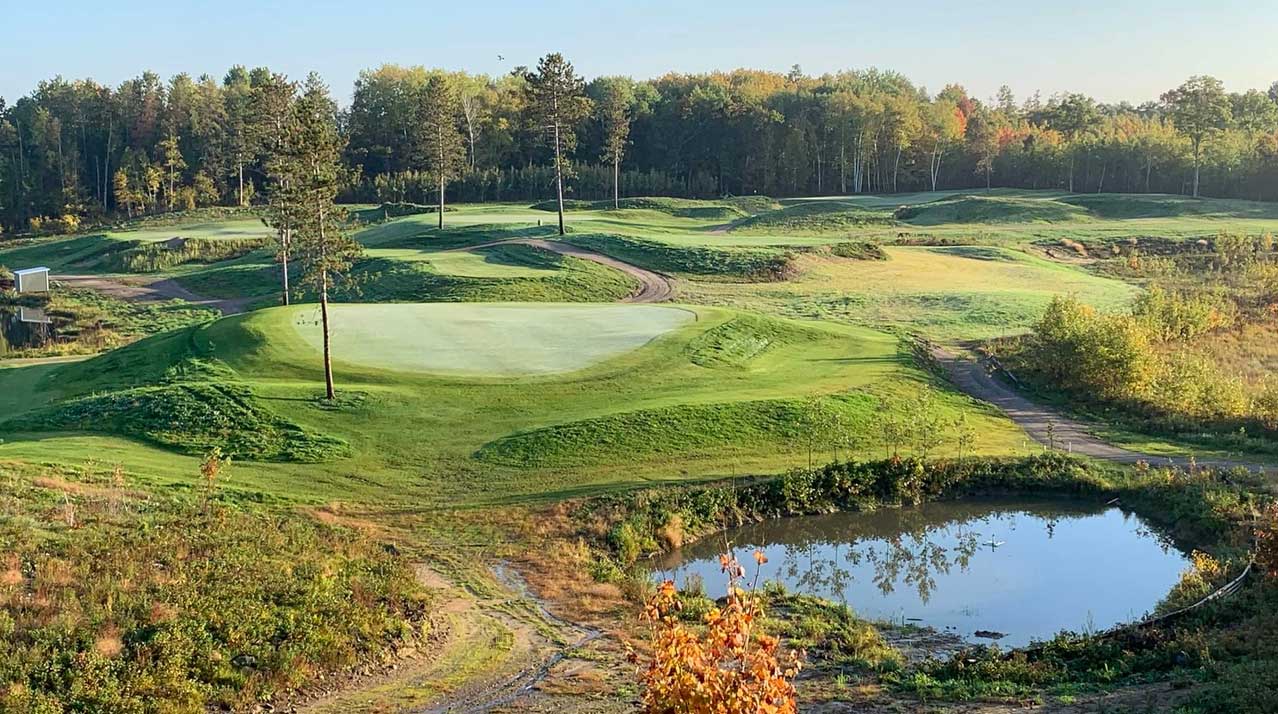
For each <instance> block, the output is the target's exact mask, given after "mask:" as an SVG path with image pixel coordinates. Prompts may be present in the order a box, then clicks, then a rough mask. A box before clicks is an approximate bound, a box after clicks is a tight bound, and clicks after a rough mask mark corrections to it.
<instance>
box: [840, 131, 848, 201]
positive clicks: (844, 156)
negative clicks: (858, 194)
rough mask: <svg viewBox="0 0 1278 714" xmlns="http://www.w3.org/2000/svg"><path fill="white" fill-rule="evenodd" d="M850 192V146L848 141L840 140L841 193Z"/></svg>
mask: <svg viewBox="0 0 1278 714" xmlns="http://www.w3.org/2000/svg"><path fill="white" fill-rule="evenodd" d="M847 192H848V146H847V142H846V141H843V140H840V141H839V193H842V194H845V195H846V194H847Z"/></svg>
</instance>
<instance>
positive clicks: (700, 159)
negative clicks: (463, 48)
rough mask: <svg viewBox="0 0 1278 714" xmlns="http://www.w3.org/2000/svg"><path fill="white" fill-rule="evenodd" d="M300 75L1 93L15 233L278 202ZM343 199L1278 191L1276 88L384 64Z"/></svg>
mask: <svg viewBox="0 0 1278 714" xmlns="http://www.w3.org/2000/svg"><path fill="white" fill-rule="evenodd" d="M288 85H289V80H288V79H287V78H285V77H283V76H282V75H280V74H278V73H274V72H271V71H270V70H269V69H267V68H264V67H259V68H255V69H248V68H245V67H234V68H232V69H231V70H230V71H229V72H227V73H226V74H225V76H224V77H222V78H221V79H220V80H218V79H216V78H214V77H212V76H209V75H204V76H201V77H198V78H192V77H191V76H190V75H187V74H179V75H176V76H174V77H172V78H171V79H169V80H168V81H167V82H165V81H162V80H161V78H160V77H159V76H157V75H156V74H154V73H151V72H146V73H143V74H142V75H141V76H140V77H137V78H134V79H130V80H128V81H126V82H124V83H122V84H121V85H119V86H118V87H114V88H112V87H107V86H104V85H100V84H98V83H96V82H93V81H92V80H66V79H63V78H61V77H59V78H55V79H52V80H49V81H45V82H41V83H40V85H39V86H38V87H37V88H36V90H35V91H34V92H32V93H31V94H30V95H28V96H25V97H22V98H19V99H18V100H17V101H15V102H13V103H12V104H11V105H10V104H6V103H5V102H4V101H3V100H0V224H2V225H3V226H4V227H5V228H6V229H7V230H9V231H22V230H25V229H28V228H29V227H30V226H31V221H32V220H33V219H34V220H36V221H40V222H49V223H47V224H46V225H50V226H53V227H58V226H59V224H60V223H61V222H63V221H64V220H65V221H66V222H67V223H71V224H74V223H76V222H78V221H79V220H81V219H85V218H89V219H100V218H103V217H107V216H131V215H139V214H147V213H154V212H162V211H170V210H178V209H189V208H195V207H201V206H246V205H250V204H254V203H261V202H264V201H265V197H264V192H265V188H266V184H267V180H268V179H267V169H268V167H267V163H268V160H269V157H270V154H271V152H272V150H273V147H274V145H275V143H276V142H278V140H279V134H280V131H281V121H282V116H283V115H282V111H283V108H282V107H283V106H284V98H285V97H286V95H287V94H288ZM336 122H337V130H338V132H339V134H340V136H341V138H342V141H343V147H344V148H343V150H342V153H341V165H342V168H343V174H342V176H341V181H340V184H341V185H340V194H339V198H341V199H342V200H359V201H414V202H421V203H427V202H429V203H440V202H443V201H444V200H455V201H495V200H519V201H523V200H542V199H548V198H555V199H557V198H560V197H562V196H568V197H572V198H581V199H592V200H599V199H617V198H619V197H620V196H623V195H669V196H683V197H691V198H711V197H718V196H723V195H729V194H731V195H749V194H767V195H773V196H796V195H818V194H851V193H867V192H874V193H891V192H904V191H926V190H937V189H943V188H977V187H993V186H1009V187H1023V188H1061V189H1067V190H1072V191H1077V192H1093V191H1095V192H1099V191H1123V192H1162V193H1181V194H1189V195H1200V194H1201V195H1210V196H1221V197H1237V198H1249V199H1261V200H1275V199H1278V83H1276V84H1275V86H1274V87H1271V88H1270V89H1269V90H1268V91H1267V92H1262V91H1259V90H1254V89H1253V90H1249V91H1246V92H1241V93H1230V92H1226V91H1225V89H1224V87H1223V86H1222V84H1221V82H1220V81H1218V80H1216V79H1214V78H1212V77H1203V76H1200V77H1192V78H1190V79H1189V80H1187V81H1186V82H1184V83H1183V84H1182V85H1181V86H1179V87H1176V88H1174V89H1170V90H1169V91H1167V92H1166V93H1164V94H1163V95H1162V96H1161V97H1160V99H1159V100H1158V101H1156V102H1147V103H1145V104H1141V105H1139V106H1136V105H1132V104H1130V103H1125V102H1124V103H1118V104H1105V103H1100V102H1097V101H1095V100H1094V99H1092V98H1090V97H1088V96H1086V95H1083V94H1077V93H1069V94H1059V95H1054V96H1051V97H1048V98H1046V99H1044V98H1042V97H1041V96H1039V95H1035V96H1033V97H1030V98H1028V99H1026V100H1024V101H1017V100H1016V98H1015V97H1014V96H1013V95H1012V93H1011V91H1010V90H1008V89H1007V88H1006V87H1004V88H1003V89H1001V90H1000V91H999V92H998V94H997V95H996V96H995V97H991V98H988V99H985V100H981V99H978V98H975V97H972V96H970V95H969V94H968V92H967V91H966V90H965V89H964V88H963V87H962V86H960V85H957V84H954V85H949V86H946V87H944V88H942V89H941V91H939V92H936V93H932V92H929V91H928V90H927V89H926V88H923V87H920V86H916V85H915V84H913V83H912V82H910V81H909V79H907V78H906V77H904V76H903V75H901V74H899V73H896V72H890V71H881V70H876V69H870V70H865V71H846V72H838V73H834V74H826V75H822V76H819V77H813V76H809V75H807V74H804V73H803V72H802V71H800V69H799V68H798V67H795V68H794V69H793V70H792V71H790V72H789V73H785V74H781V73H775V72H765V71H757V70H745V69H742V70H734V71H731V72H712V73H707V74H677V73H671V74H667V75H665V76H662V77H658V78H655V79H648V80H634V79H631V78H628V77H599V78H595V79H592V80H590V81H586V80H585V79H584V78H582V77H580V76H579V75H577V73H576V72H575V71H574V69H573V67H572V65H571V63H570V62H568V61H567V60H566V59H565V58H563V57H562V56H560V55H558V54H551V55H547V56H546V57H545V58H543V59H542V60H541V62H540V63H539V64H538V65H537V67H536V68H534V69H533V70H529V69H528V68H524V67H520V68H517V69H516V70H515V71H513V72H511V73H509V74H506V75H502V76H496V77H493V76H486V75H475V74H469V73H465V72H445V71H442V70H428V69H425V68H422V67H402V66H397V65H384V66H382V67H379V68H376V69H372V70H367V71H365V72H363V73H361V74H360V76H359V78H358V79H357V81H356V83H355V86H354V91H353V94H352V101H351V104H350V106H349V107H346V108H344V109H342V110H340V111H338V112H337V114H336Z"/></svg>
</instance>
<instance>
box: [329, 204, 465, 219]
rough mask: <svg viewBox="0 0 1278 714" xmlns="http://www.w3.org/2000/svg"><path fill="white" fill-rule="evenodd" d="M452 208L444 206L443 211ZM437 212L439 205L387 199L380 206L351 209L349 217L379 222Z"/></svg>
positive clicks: (448, 210)
mask: <svg viewBox="0 0 1278 714" xmlns="http://www.w3.org/2000/svg"><path fill="white" fill-rule="evenodd" d="M453 210H456V209H454V208H453V207H452V206H444V212H445V213H447V212H450V211H453ZM438 212H439V206H427V205H423V204H420V203H410V202H408V201H397V202H389V201H388V202H386V203H383V204H381V205H380V206H370V207H368V208H360V209H357V210H354V211H351V212H350V217H351V219H352V220H354V221H358V222H360V223H379V222H381V221H389V220H390V219H392V218H401V217H403V216H416V215H420V214H423V213H438Z"/></svg>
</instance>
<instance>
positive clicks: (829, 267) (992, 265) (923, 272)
mask: <svg viewBox="0 0 1278 714" xmlns="http://www.w3.org/2000/svg"><path fill="white" fill-rule="evenodd" d="M884 252H885V253H886V254H887V256H888V259H887V260H852V259H841V258H837V257H823V256H820V255H816V254H812V255H802V256H800V257H799V259H798V260H797V262H796V266H795V267H796V268H797V270H798V272H799V275H798V277H796V278H795V279H793V280H790V281H786V282H780V283H739V282H713V281H709V280H698V281H696V282H694V283H690V284H688V285H687V286H685V287H684V292H683V294H684V295H685V297H686V299H688V300H690V301H692V302H700V303H708V304H718V305H736V306H740V307H746V308H749V309H755V310H761V311H765V312H772V313H776V314H782V315H786V316H790V317H804V318H819V319H833V320H839V321H842V322H850V323H854V324H870V325H875V326H878V327H881V328H897V329H907V330H912V331H918V332H921V333H923V334H925V335H928V336H930V337H933V338H936V339H942V340H960V339H972V338H980V337H990V336H994V335H1001V334H1008V333H1015V332H1022V331H1024V330H1025V329H1027V328H1028V327H1029V325H1031V324H1032V323H1033V322H1034V321H1035V320H1037V319H1038V317H1039V316H1040V315H1041V313H1042V310H1043V309H1044V308H1045V307H1046V306H1047V304H1048V302H1050V301H1051V298H1052V296H1054V295H1058V294H1071V293H1074V294H1078V295H1080V296H1085V299H1086V300H1087V301H1088V302H1090V303H1092V304H1095V305H1098V306H1100V307H1103V308H1108V309H1119V308H1121V307H1124V306H1125V305H1126V304H1127V303H1128V302H1129V301H1130V300H1131V299H1132V298H1133V297H1134V296H1135V294H1136V288H1134V287H1132V286H1130V285H1127V284H1125V283H1122V282H1120V281H1117V280H1112V279H1107V278H1101V277H1097V276H1095V275H1091V274H1089V273H1087V272H1084V271H1083V270H1081V269H1078V268H1075V267H1070V266H1065V265H1061V264H1058V263H1053V262H1051V261H1047V260H1043V259H1040V258H1035V257H1033V256H1030V255H1028V254H1026V253H1023V252H1020V251H1017V250H1010V249H1006V248H996V247H985V246H954V247H935V248H923V247H908V248H904V247H887V248H885V249H884Z"/></svg>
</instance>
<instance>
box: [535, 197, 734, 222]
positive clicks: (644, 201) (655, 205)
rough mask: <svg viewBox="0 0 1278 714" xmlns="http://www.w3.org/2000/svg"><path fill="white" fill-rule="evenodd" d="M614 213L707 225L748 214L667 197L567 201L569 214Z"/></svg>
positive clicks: (544, 206) (725, 205)
mask: <svg viewBox="0 0 1278 714" xmlns="http://www.w3.org/2000/svg"><path fill="white" fill-rule="evenodd" d="M531 208H533V209H534V210H538V211H555V210H558V204H557V203H556V202H555V201H541V202H540V203H534V204H533V205H532V206H531ZM614 209H620V210H623V211H625V210H643V211H657V212H659V213H665V214H668V215H671V216H675V217H676V218H696V219H700V220H707V221H731V220H735V219H737V218H741V217H742V216H745V215H747V214H748V212H747V211H746V210H744V209H743V208H741V207H739V206H737V205H734V204H733V203H731V202H728V201H699V200H696V199H691V198H667V197H664V196H635V197H630V198H623V199H621V200H620V201H617V202H616V204H614V203H613V202H612V200H603V201H582V200H565V201H564V210H565V211H611V210H614Z"/></svg>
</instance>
